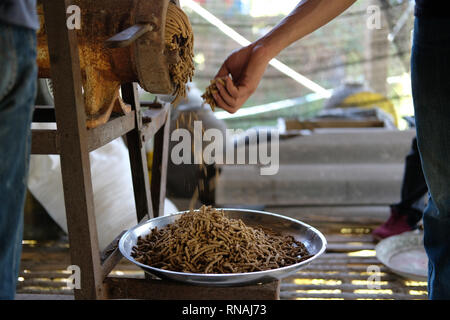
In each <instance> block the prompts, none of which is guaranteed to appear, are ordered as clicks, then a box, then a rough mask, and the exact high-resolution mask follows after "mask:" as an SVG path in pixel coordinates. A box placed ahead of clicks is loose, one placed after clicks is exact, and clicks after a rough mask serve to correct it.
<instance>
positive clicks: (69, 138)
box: [43, 0, 103, 299]
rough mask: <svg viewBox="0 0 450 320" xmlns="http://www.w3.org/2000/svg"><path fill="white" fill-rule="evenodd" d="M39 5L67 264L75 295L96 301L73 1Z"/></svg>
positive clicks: (96, 258)
mask: <svg viewBox="0 0 450 320" xmlns="http://www.w3.org/2000/svg"><path fill="white" fill-rule="evenodd" d="M43 3H44V15H45V28H46V31H47V38H48V48H49V52H50V64H51V78H52V82H53V87H54V99H55V113H56V122H57V128H58V132H59V138H60V153H61V172H62V180H63V190H64V200H65V207H66V215H67V226H68V231H69V239H70V253H71V263H72V264H74V265H77V266H79V267H80V270H81V273H82V277H81V289H75V297H76V298H77V299H96V298H101V297H102V296H103V295H102V288H103V287H102V280H103V279H102V272H101V271H102V270H101V267H100V253H99V248H98V236H97V226H96V222H95V213H94V200H93V191H92V181H91V172H90V161H89V152H88V148H87V130H86V115H85V111H84V101H83V94H82V85H81V83H82V82H81V70H80V61H79V56H78V43H77V38H76V30H68V29H67V28H66V8H67V6H69V5H71V3H72V1H70V0H65V1H51V0H44V1H43Z"/></svg>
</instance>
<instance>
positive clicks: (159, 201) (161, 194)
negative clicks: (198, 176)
mask: <svg viewBox="0 0 450 320" xmlns="http://www.w3.org/2000/svg"><path fill="white" fill-rule="evenodd" d="M164 109H165V110H166V112H165V117H164V118H162V117H160V118H161V120H160V121H164V125H162V126H161V128H160V129H159V130H158V131H157V132H156V134H155V138H154V146H153V163H152V181H151V185H150V187H151V195H152V203H153V213H154V215H155V216H156V217H158V216H163V215H164V200H165V198H166V182H167V163H168V160H169V139H170V137H169V134H170V104H166V105H165V107H164ZM155 123H156V124H157V125H158V123H157V121H153V120H152V122H151V123H150V125H152V124H155Z"/></svg>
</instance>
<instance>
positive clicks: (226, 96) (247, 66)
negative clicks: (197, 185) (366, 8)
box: [213, 0, 356, 113]
mask: <svg viewBox="0 0 450 320" xmlns="http://www.w3.org/2000/svg"><path fill="white" fill-rule="evenodd" d="M354 2H356V0H304V1H301V2H300V3H299V4H298V5H297V7H296V8H295V9H294V10H293V11H292V12H291V13H290V14H289V15H288V16H287V17H286V18H284V19H283V20H282V21H281V22H280V23H279V24H278V25H277V26H275V27H274V28H273V29H272V30H271V31H270V32H269V33H268V34H266V35H265V36H263V37H262V38H260V39H258V40H256V41H255V42H253V43H252V44H250V45H249V46H247V47H243V48H241V49H239V50H236V51H234V52H232V53H231V54H230V55H229V56H228V58H227V59H226V60H225V62H224V63H223V65H222V67H221V68H220V70H219V72H218V73H217V75H216V78H218V77H221V78H223V77H227V79H226V83H225V86H223V85H221V84H220V83H217V88H218V89H219V93H215V94H214V95H213V96H214V99H215V100H216V102H217V105H218V106H219V107H221V108H222V109H225V110H227V111H228V112H230V113H235V112H236V111H237V110H239V108H240V107H241V106H242V105H243V104H244V103H245V101H247V99H248V98H249V97H250V96H251V95H252V94H253V92H254V91H255V90H256V88H257V86H258V84H259V82H260V80H261V78H262V76H263V74H264V71H265V70H266V68H267V65H268V64H269V62H270V60H271V59H272V58H274V57H275V56H277V55H278V54H279V53H280V52H281V51H282V50H283V49H284V48H286V47H287V46H289V45H290V44H292V43H293V42H295V41H297V40H299V39H301V38H303V37H305V36H306V35H308V34H310V33H312V32H313V31H315V30H317V29H319V28H320V27H322V26H323V25H325V24H327V23H328V22H330V21H331V20H333V19H334V18H335V17H337V16H338V15H340V14H341V13H342V12H344V11H345V10H346V9H347V8H348V7H350V6H351V5H352V4H353V3H354ZM229 74H231V76H232V77H233V80H231V78H230V77H228V75H229Z"/></svg>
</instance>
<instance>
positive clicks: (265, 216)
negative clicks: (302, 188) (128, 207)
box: [119, 208, 327, 286]
mask: <svg viewBox="0 0 450 320" xmlns="http://www.w3.org/2000/svg"><path fill="white" fill-rule="evenodd" d="M217 209H218V210H223V211H224V213H225V215H226V216H227V217H228V218H232V219H241V220H242V221H243V222H244V223H245V224H246V225H248V226H262V227H266V228H270V229H272V230H274V231H275V232H278V233H281V234H285V235H291V236H293V237H294V238H295V239H296V240H298V241H301V242H302V243H303V244H304V245H305V246H306V248H307V249H308V251H309V253H310V254H311V255H312V257H311V258H309V259H307V260H304V261H301V262H299V263H296V264H293V265H290V266H286V267H282V268H277V269H271V270H265V271H256V272H248V273H223V274H204V273H185V272H177V271H170V270H163V269H159V268H154V267H151V266H148V265H145V264H142V263H140V262H138V261H136V260H135V259H134V258H133V257H132V256H131V252H132V249H133V247H134V246H135V245H136V242H137V239H138V237H143V236H146V235H147V234H148V233H150V231H151V230H152V229H153V228H155V227H158V229H160V228H162V227H164V226H166V225H168V224H171V223H173V222H174V221H176V220H177V219H178V218H179V217H180V216H181V215H182V214H183V213H186V212H188V211H181V212H177V213H174V214H172V215H168V216H163V217H158V218H154V219H150V220H148V221H145V222H142V223H140V224H138V225H136V226H135V227H133V228H131V229H130V230H128V231H127V232H126V233H125V234H124V235H123V236H122V237H121V239H120V241H119V250H120V252H121V253H122V255H123V256H124V257H125V258H126V259H128V260H129V261H131V262H132V263H134V264H135V265H137V266H139V267H140V268H142V269H143V270H144V271H145V272H148V273H150V274H152V275H154V276H157V277H159V278H161V279H168V280H175V281H180V282H184V283H188V284H192V285H202V286H241V285H250V284H256V283H265V282H269V281H274V280H281V279H283V278H285V277H287V276H289V275H291V274H293V273H295V272H297V271H298V270H300V269H301V268H303V267H304V266H306V265H307V264H309V263H311V262H312V261H314V260H315V259H317V258H318V257H319V256H320V255H321V254H322V253H324V252H325V250H326V246H327V241H326V239H325V237H324V235H323V234H322V233H321V232H320V231H319V230H317V229H315V228H314V227H312V226H310V225H308V224H306V223H304V222H301V221H298V220H296V219H293V218H290V217H286V216H282V215H279V214H275V213H270V212H263V211H256V210H247V209H227V208H217Z"/></svg>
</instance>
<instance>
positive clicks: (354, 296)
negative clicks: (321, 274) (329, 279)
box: [280, 292, 426, 300]
mask: <svg viewBox="0 0 450 320" xmlns="http://www.w3.org/2000/svg"><path fill="white" fill-rule="evenodd" d="M280 298H281V299H298V298H314V299H349V300H356V299H371V300H372V299H389V300H390V299H392V300H411V299H420V300H422V299H426V296H425V295H424V296H412V295H409V294H357V293H347V292H341V293H315V294H313V293H310V294H305V293H296V292H281V293H280Z"/></svg>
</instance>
